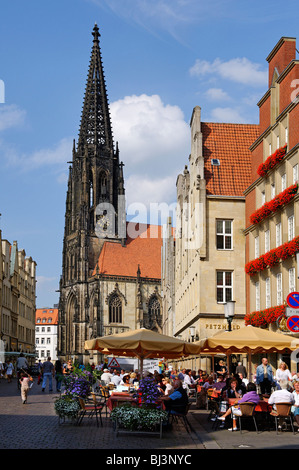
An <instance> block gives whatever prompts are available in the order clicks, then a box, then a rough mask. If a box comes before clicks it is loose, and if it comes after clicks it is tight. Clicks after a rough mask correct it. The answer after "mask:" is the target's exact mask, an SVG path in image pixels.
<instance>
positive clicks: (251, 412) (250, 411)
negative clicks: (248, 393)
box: [238, 401, 258, 434]
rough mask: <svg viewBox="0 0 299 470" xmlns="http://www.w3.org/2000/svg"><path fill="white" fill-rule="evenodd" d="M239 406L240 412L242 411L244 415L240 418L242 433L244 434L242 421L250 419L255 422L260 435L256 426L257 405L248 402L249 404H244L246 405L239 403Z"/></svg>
mask: <svg viewBox="0 0 299 470" xmlns="http://www.w3.org/2000/svg"><path fill="white" fill-rule="evenodd" d="M239 406H240V410H241V413H242V415H241V416H238V418H239V427H240V433H241V434H242V427H241V421H242V419H248V418H249V419H250V418H251V419H252V420H253V422H254V426H255V430H256V433H257V434H258V428H257V424H256V419H255V407H256V404H255V403H252V402H249V401H247V402H244V403H239Z"/></svg>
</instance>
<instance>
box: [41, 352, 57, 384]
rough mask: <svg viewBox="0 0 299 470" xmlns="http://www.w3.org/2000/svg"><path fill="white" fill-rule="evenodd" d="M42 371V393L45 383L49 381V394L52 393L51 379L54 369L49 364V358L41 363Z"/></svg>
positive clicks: (51, 364)
mask: <svg viewBox="0 0 299 470" xmlns="http://www.w3.org/2000/svg"><path fill="white" fill-rule="evenodd" d="M42 371H43V384H42V392H44V391H45V388H46V385H47V381H49V392H52V391H53V386H52V378H53V377H54V373H55V369H54V365H53V363H52V362H51V358H50V357H48V359H47V361H45V362H44V363H43V366H42Z"/></svg>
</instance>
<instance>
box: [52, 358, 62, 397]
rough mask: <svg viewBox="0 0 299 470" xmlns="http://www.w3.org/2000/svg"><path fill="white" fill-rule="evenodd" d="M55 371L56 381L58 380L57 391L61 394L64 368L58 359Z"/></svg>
mask: <svg viewBox="0 0 299 470" xmlns="http://www.w3.org/2000/svg"><path fill="white" fill-rule="evenodd" d="M54 370H55V379H56V391H57V393H60V391H61V382H62V379H63V367H62V362H61V360H60V359H57V361H56V362H55V366H54Z"/></svg>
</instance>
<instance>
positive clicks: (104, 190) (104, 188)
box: [100, 173, 108, 197]
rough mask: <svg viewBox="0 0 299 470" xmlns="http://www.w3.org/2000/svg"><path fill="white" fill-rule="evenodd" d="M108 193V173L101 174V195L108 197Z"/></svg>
mask: <svg viewBox="0 0 299 470" xmlns="http://www.w3.org/2000/svg"><path fill="white" fill-rule="evenodd" d="M107 193H108V181H107V175H106V173H101V174H100V197H106V196H107Z"/></svg>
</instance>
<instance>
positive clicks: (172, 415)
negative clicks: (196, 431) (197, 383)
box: [168, 403, 192, 433]
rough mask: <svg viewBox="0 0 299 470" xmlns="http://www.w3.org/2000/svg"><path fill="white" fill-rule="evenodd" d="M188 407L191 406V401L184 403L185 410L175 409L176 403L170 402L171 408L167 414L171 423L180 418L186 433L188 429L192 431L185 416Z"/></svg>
mask: <svg viewBox="0 0 299 470" xmlns="http://www.w3.org/2000/svg"><path fill="white" fill-rule="evenodd" d="M190 407H191V403H188V404H187V405H186V408H185V411H183V412H181V411H176V405H175V404H171V410H170V412H169V415H168V418H169V423H170V424H172V423H173V422H174V421H175V422H177V423H178V421H179V419H181V420H182V421H183V424H184V426H185V428H186V431H187V432H188V433H189V432H190V431H192V428H191V425H190V423H189V421H188V418H187V414H188V412H189V410H190ZM179 408H180V409H181V408H182V405H179ZM189 430H190V431H189Z"/></svg>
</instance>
